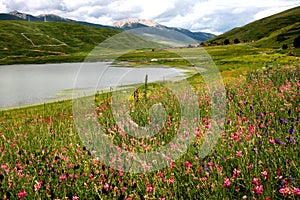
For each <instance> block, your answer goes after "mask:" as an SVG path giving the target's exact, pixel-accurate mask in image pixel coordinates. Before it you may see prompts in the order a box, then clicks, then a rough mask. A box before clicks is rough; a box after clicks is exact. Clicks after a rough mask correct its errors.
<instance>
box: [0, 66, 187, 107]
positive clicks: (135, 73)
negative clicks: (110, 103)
mask: <svg viewBox="0 0 300 200" xmlns="http://www.w3.org/2000/svg"><path fill="white" fill-rule="evenodd" d="M184 72H185V70H182V69H176V68H157V67H155V68H152V67H146V68H144V67H143V68H131V67H115V66H110V63H106V62H97V63H63V64H32V65H31V64H26V65H2V66H1V65H0V108H8V107H18V106H25V105H31V104H37V103H44V102H49V101H54V100H57V99H59V98H70V97H72V91H73V90H82V89H95V88H97V89H100V90H102V89H103V90H105V89H108V88H112V89H113V88H115V87H117V86H122V85H129V84H136V83H143V82H144V81H145V76H146V74H147V75H148V81H149V82H155V81H159V80H169V79H172V78H178V77H181V78H182V77H184Z"/></svg>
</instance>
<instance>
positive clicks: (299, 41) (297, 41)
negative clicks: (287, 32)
mask: <svg viewBox="0 0 300 200" xmlns="http://www.w3.org/2000/svg"><path fill="white" fill-rule="evenodd" d="M294 47H295V48H299V47H300V36H298V37H296V38H295V39H294Z"/></svg>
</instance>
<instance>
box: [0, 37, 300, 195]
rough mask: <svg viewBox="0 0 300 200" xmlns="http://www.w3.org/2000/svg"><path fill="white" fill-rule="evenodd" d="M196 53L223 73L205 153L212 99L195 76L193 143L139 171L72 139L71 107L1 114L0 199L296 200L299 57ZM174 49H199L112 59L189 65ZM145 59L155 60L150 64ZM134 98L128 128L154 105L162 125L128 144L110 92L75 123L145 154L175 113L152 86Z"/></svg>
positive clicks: (240, 50)
mask: <svg viewBox="0 0 300 200" xmlns="http://www.w3.org/2000/svg"><path fill="white" fill-rule="evenodd" d="M0 36H1V35H0ZM205 50H206V51H207V52H208V53H209V55H210V56H211V57H212V59H213V61H214V62H215V64H216V66H217V67H218V69H219V71H220V72H221V75H222V76H223V79H224V85H225V89H226V105H227V114H226V116H223V117H224V118H225V120H224V121H221V122H219V123H222V124H224V126H223V128H222V129H221V130H220V136H219V137H218V140H217V141H215V142H216V145H215V146H214V148H213V149H212V151H211V152H209V154H208V155H206V156H205V157H201V155H200V154H199V151H200V148H201V145H202V144H203V141H204V139H205V138H206V137H208V134H209V132H210V130H211V128H212V127H211V123H212V121H211V120H212V119H211V114H210V109H211V105H212V104H211V102H212V99H211V98H210V96H209V95H208V94H209V93H208V91H207V87H206V83H205V82H204V81H203V79H202V77H201V75H200V74H195V75H193V76H191V77H189V78H188V79H187V81H188V83H189V84H190V85H191V86H192V87H193V90H194V92H195V94H197V97H198V105H199V110H200V113H199V116H198V118H199V120H198V121H194V127H193V128H192V129H190V130H189V132H188V134H190V135H194V136H195V138H194V140H193V141H192V144H191V145H190V146H189V148H188V150H187V152H186V153H184V155H183V156H182V157H180V158H178V159H176V160H168V162H169V164H168V166H166V167H164V168H162V169H159V170H156V171H151V172H148V173H130V172H127V171H126V170H124V169H122V168H120V169H119V170H116V169H113V168H111V167H109V166H107V165H104V164H103V163H102V162H101V159H100V160H99V159H97V158H96V156H95V155H96V153H97V152H95V149H92V148H90V147H89V146H87V145H85V144H84V143H83V142H82V140H81V138H80V136H79V134H78V131H77V128H78V127H76V125H77V124H76V123H75V119H74V111H73V110H72V101H59V102H54V103H49V104H43V105H38V106H32V107H27V108H20V109H14V110H3V111H0V138H1V139H0V158H1V159H0V165H1V166H0V199H74V200H75V199H126V200H130V199H132V200H133V199H161V200H162V199H166V200H167V199H298V198H299V196H300V169H299V165H300V146H299V139H300V135H299V129H300V128H299V127H300V126H299V123H300V107H299V99H300V91H299V89H300V66H299V63H300V62H299V58H297V57H294V56H287V55H286V53H287V52H282V51H280V50H275V49H266V48H257V47H252V46H250V45H249V44H239V45H228V46H215V47H207V48H205ZM176 52H177V53H180V52H181V53H182V52H184V53H185V55H190V58H193V57H194V56H198V54H197V53H198V52H199V49H198V48H183V49H176V50H172V51H171V50H168V49H166V50H155V51H152V49H144V50H138V51H136V52H130V53H128V54H125V55H123V56H121V57H119V58H118V61H130V62H131V63H132V65H134V66H135V65H136V66H137V65H141V64H147V65H152V64H164V65H170V66H176V67H185V66H188V65H191V64H190V63H189V62H187V61H186V60H184V59H182V58H180V57H178V54H176ZM153 58H156V59H157V61H155V62H151V59H153ZM197 64H198V65H199V66H200V67H201V66H202V65H201V63H197ZM174 84H175V83H174ZM137 91H138V93H139V94H140V96H139V97H136V96H135V95H134V94H131V98H130V99H123V100H127V101H128V102H129V104H128V105H129V107H127V109H128V110H129V111H130V113H131V114H130V117H131V119H132V120H133V121H135V122H136V123H137V124H139V125H141V126H145V125H149V124H150V123H152V122H151V120H150V119H149V116H148V115H149V112H148V110H149V108H150V107H151V106H152V105H153V104H155V103H159V102H160V103H161V104H162V105H163V106H164V107H165V109H166V114H167V116H166V120H165V122H163V125H162V128H161V129H160V130H158V133H157V135H154V136H153V137H145V138H134V137H132V136H130V135H126V134H125V133H124V131H123V130H122V129H120V127H118V122H117V121H115V118H114V117H113V112H112V109H111V107H112V94H111V93H105V94H98V95H96V96H95V97H92V98H94V102H95V105H94V106H95V107H94V109H95V110H96V112H95V114H94V115H93V116H90V115H86V116H83V117H84V119H86V120H89V119H90V118H93V119H94V120H96V121H97V122H98V124H99V127H101V129H102V130H103V134H105V137H107V138H109V139H110V140H111V141H112V142H113V144H115V145H118V146H119V147H120V148H122V149H125V150H127V151H130V152H150V151H153V150H156V149H157V148H160V147H162V146H164V144H167V143H169V142H170V141H171V140H172V137H173V136H174V135H176V134H177V131H178V127H180V126H184V123H181V122H180V115H181V114H182V113H181V111H180V109H179V107H178V106H179V104H178V100H176V96H174V95H172V93H170V92H169V90H168V89H167V88H164V87H160V86H159V84H154V83H149V84H147V85H145V86H143V87H140V88H139V89H137ZM179 98H185V97H184V96H182V97H181V96H179ZM115 112H117V113H118V110H117V111H115ZM84 131H86V132H87V133H91V132H93V131H94V130H93V129H92V127H86V130H84ZM95 141H96V139H95ZM95 143H96V142H95ZM109 156H111V157H112V158H113V157H114V155H109Z"/></svg>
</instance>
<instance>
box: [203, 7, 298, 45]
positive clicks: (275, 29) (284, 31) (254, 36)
mask: <svg viewBox="0 0 300 200" xmlns="http://www.w3.org/2000/svg"><path fill="white" fill-rule="evenodd" d="M299 24H300V6H299V7H296V8H292V9H289V10H286V11H284V12H281V13H278V14H275V15H272V16H269V17H266V18H263V19H260V20H257V21H254V22H252V23H250V24H247V25H245V26H243V27H239V28H235V29H233V30H231V31H228V32H226V33H224V34H222V35H219V36H217V37H214V38H212V39H210V40H207V41H206V42H207V43H209V42H222V41H224V40H225V39H229V40H234V39H236V38H238V39H239V40H259V42H258V43H257V45H258V46H260V47H263V46H266V47H273V48H277V47H281V45H282V44H288V45H290V46H291V45H292V43H293V39H294V38H296V37H297V36H298V35H300V28H299V27H300V25H299Z"/></svg>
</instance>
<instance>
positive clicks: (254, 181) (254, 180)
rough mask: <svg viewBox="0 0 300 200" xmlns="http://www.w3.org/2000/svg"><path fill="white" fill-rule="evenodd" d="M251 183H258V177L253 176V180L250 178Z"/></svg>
mask: <svg viewBox="0 0 300 200" xmlns="http://www.w3.org/2000/svg"><path fill="white" fill-rule="evenodd" d="M252 183H254V184H255V185H259V184H260V183H259V179H258V178H256V177H254V178H253V180H252Z"/></svg>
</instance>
